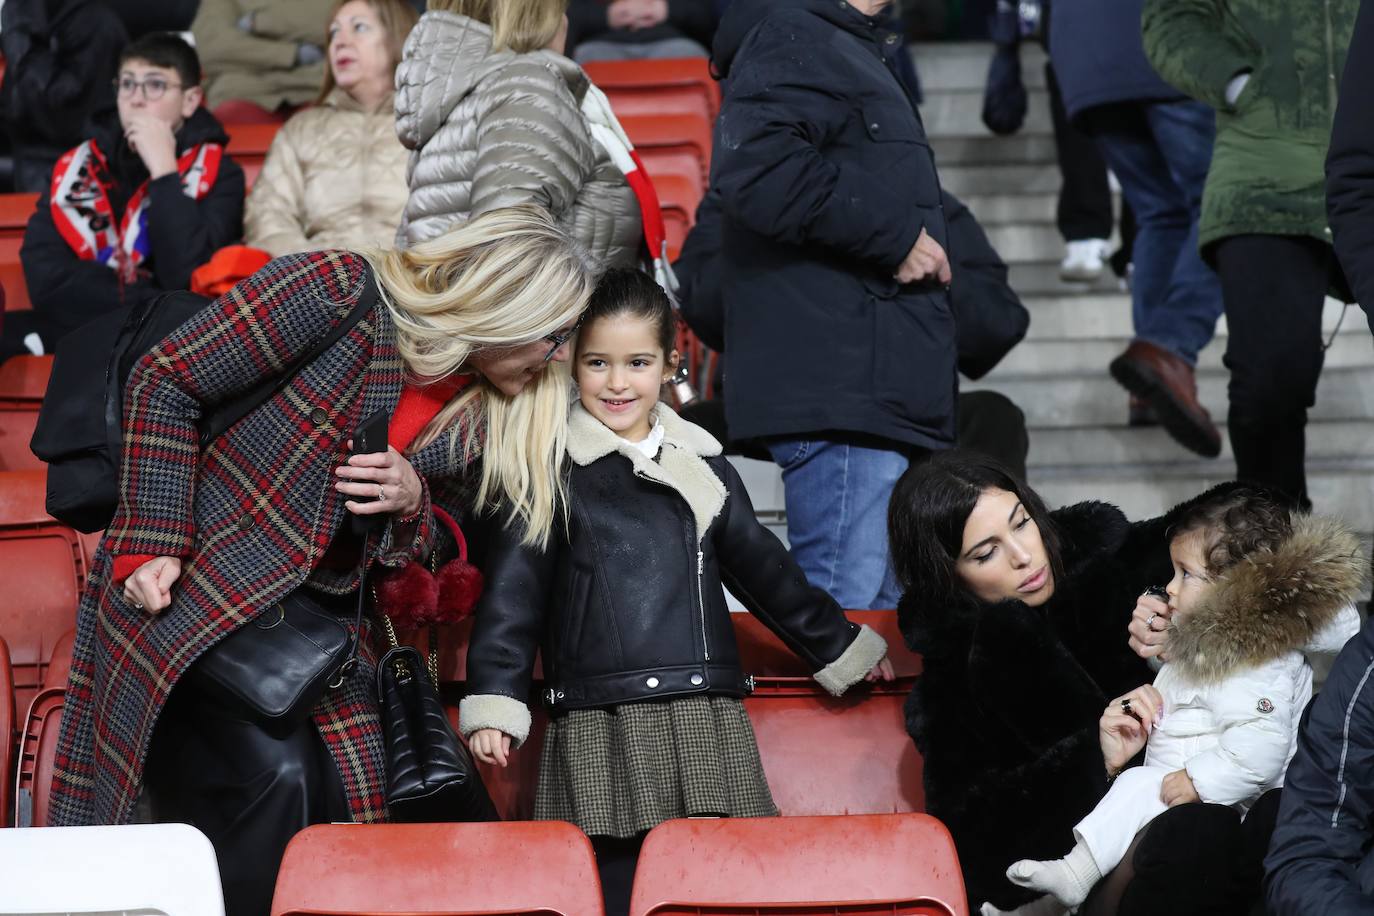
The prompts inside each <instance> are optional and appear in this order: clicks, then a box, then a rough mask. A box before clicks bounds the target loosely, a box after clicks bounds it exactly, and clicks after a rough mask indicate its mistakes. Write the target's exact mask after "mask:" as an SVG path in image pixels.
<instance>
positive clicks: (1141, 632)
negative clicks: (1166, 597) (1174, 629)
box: [1126, 595, 1173, 661]
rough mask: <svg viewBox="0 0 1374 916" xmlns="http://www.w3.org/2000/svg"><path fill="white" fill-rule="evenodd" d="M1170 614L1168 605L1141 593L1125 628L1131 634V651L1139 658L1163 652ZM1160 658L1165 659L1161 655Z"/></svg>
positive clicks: (1166, 640)
mask: <svg viewBox="0 0 1374 916" xmlns="http://www.w3.org/2000/svg"><path fill="white" fill-rule="evenodd" d="M1172 616H1173V611H1170V610H1169V605H1167V604H1165V603H1164V602H1163V601H1161V600H1160V599H1158V598H1156V597H1155V596H1153V595H1141V596H1140V599H1139V600H1138V601H1136V604H1135V611H1134V612H1133V613H1132V614H1131V623H1130V626H1128V627H1127V628H1126V630H1127V632H1129V633H1130V634H1131V638H1130V646H1131V651H1132V652H1134V653H1135V654H1136V655H1139V656H1140V657H1141V658H1154V657H1155V656H1156V655H1159V654H1160V653H1161V652H1163V651H1164V644H1165V643H1166V642H1168V641H1169V634H1168V632H1167V631H1168V629H1169V618H1170V617H1172ZM1160 660H1161V661H1165V660H1166V659H1164V658H1162V657H1161V659H1160Z"/></svg>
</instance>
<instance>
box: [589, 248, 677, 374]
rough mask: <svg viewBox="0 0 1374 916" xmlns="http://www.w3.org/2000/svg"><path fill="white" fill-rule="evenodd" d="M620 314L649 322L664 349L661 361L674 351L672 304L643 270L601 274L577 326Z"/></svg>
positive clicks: (674, 316)
mask: <svg viewBox="0 0 1374 916" xmlns="http://www.w3.org/2000/svg"><path fill="white" fill-rule="evenodd" d="M621 315H629V316H630V317H631V318H639V319H641V320H643V321H647V322H649V324H650V326H652V327H653V329H654V334H655V335H657V337H658V345H659V346H660V347H662V348H663V358H664V359H667V358H668V356H669V354H671V353H672V352H673V346H674V344H675V343H676V341H677V316H676V315H675V314H674V313H673V305H672V303H671V302H669V301H668V294H667V293H665V292H664V291H663V287H661V286H659V285H658V283H657V281H655V280H654V278H653V277H651V276H649V275H648V274H646V273H645V272H644V271H642V270H633V269H631V268H628V267H616V268H612V269H610V270H608V271H606V272H605V273H604V274H602V275H601V279H600V280H598V281H597V284H596V289H594V290H592V298H591V301H590V302H588V303H587V311H585V312H583V314H582V320H581V321H579V322H578V324H579V325H580V326H581V327H584V328H589V327H591V326H592V323H593V322H595V321H599V320H600V319H602V318H619V317H620V316H621Z"/></svg>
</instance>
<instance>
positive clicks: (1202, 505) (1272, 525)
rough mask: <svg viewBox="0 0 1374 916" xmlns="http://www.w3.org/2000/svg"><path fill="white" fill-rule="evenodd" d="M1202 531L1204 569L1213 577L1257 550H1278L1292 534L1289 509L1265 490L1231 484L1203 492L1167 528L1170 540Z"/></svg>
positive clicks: (1291, 517)
mask: <svg viewBox="0 0 1374 916" xmlns="http://www.w3.org/2000/svg"><path fill="white" fill-rule="evenodd" d="M1193 531H1201V532H1203V538H1204V541H1203V550H1202V553H1203V556H1204V557H1206V559H1207V572H1208V574H1210V575H1213V576H1216V575H1220V574H1221V573H1224V572H1225V571H1226V570H1228V569H1230V568H1231V567H1233V566H1235V565H1236V564H1237V563H1239V562H1240V561H1241V560H1243V559H1245V558H1246V557H1248V556H1250V555H1252V554H1254V553H1255V552H1257V551H1261V550H1264V551H1270V552H1272V551H1274V550H1276V549H1278V547H1279V545H1280V544H1282V543H1283V542H1284V541H1285V540H1287V539H1288V537H1289V536H1290V535H1291V534H1292V533H1293V514H1292V511H1291V510H1290V509H1289V508H1288V507H1287V506H1285V505H1284V504H1283V503H1281V502H1279V501H1278V500H1276V499H1274V497H1273V496H1271V495H1269V494H1268V493H1266V492H1265V491H1264V490H1261V489H1258V488H1256V487H1234V488H1230V489H1228V490H1226V491H1225V492H1221V493H1215V494H1204V495H1203V496H1202V497H1200V498H1199V500H1198V502H1197V503H1196V504H1194V505H1192V506H1189V507H1188V508H1187V509H1186V510H1184V512H1183V514H1182V515H1181V516H1180V517H1179V519H1178V521H1177V522H1175V523H1174V525H1173V527H1171V528H1170V529H1169V540H1171V541H1172V540H1174V539H1175V538H1177V537H1180V536H1182V535H1185V534H1188V533H1190V532H1193Z"/></svg>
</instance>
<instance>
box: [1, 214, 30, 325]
mask: <svg viewBox="0 0 1374 916" xmlns="http://www.w3.org/2000/svg"><path fill="white" fill-rule="evenodd" d="M37 203H38V195H37V194H0V283H3V284H4V287H5V311H7V312H19V311H23V310H25V309H28V308H32V306H31V305H30V303H29V287H28V284H27V283H26V282H25V280H24V268H23V266H22V265H21V264H20V263H19V248H20V246H21V245H22V244H23V243H24V230H25V229H26V228H28V225H29V217H30V216H32V215H33V208H34V206H36V205H37Z"/></svg>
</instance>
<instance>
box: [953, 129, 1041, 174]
mask: <svg viewBox="0 0 1374 916" xmlns="http://www.w3.org/2000/svg"><path fill="white" fill-rule="evenodd" d="M930 148H931V149H933V150H934V151H935V164H936V165H937V166H940V167H941V169H942V170H943V167H944V166H945V165H946V164H948V165H951V166H960V165H1016V164H1020V165H1030V164H1044V163H1049V164H1051V165H1054V164H1056V163H1057V161H1058V160H1057V158H1056V157H1055V151H1054V137H1053V136H1051V135H1050V134H1021V133H1018V134H1013V135H1012V136H1010V137H997V136H994V135H992V134H987V133H985V135H984V136H981V137H935V138H932V139H931V141H930Z"/></svg>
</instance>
